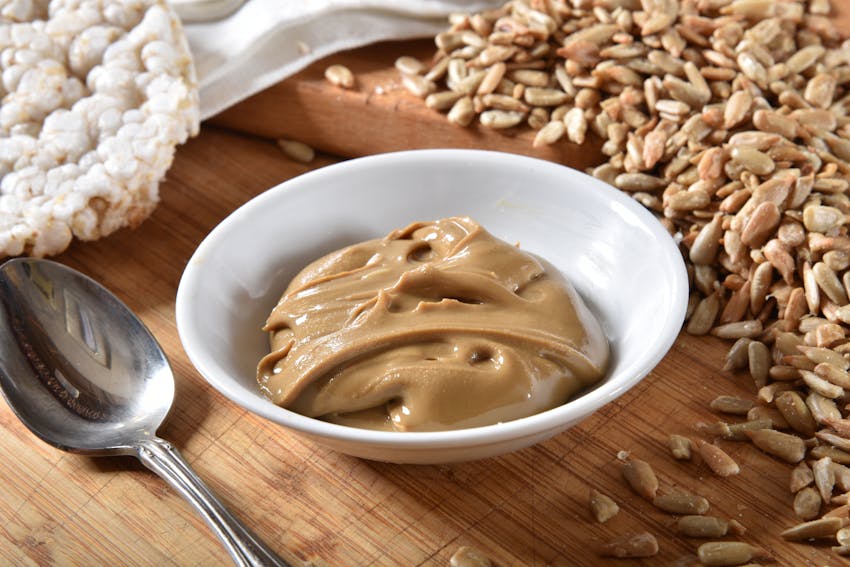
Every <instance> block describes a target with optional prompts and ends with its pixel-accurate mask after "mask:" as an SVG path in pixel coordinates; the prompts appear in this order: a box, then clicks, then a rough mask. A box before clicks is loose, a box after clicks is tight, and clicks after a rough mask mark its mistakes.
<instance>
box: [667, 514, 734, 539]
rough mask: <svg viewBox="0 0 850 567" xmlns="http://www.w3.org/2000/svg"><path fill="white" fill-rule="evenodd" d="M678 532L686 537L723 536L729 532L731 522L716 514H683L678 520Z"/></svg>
mask: <svg viewBox="0 0 850 567" xmlns="http://www.w3.org/2000/svg"><path fill="white" fill-rule="evenodd" d="M676 532H677V533H679V534H680V535H683V536H685V537H699V538H716V537H723V536H725V535H726V534H727V533H728V532H729V522H728V521H726V520H724V519H723V518H717V517H715V516H699V515H690V516H682V517H681V518H679V519H678V520H677V521H676Z"/></svg>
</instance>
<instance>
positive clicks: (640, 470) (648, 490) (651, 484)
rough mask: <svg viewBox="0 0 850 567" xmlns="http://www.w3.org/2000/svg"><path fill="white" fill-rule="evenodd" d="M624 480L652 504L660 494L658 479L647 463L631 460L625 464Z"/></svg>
mask: <svg viewBox="0 0 850 567" xmlns="http://www.w3.org/2000/svg"><path fill="white" fill-rule="evenodd" d="M623 478H625V479H626V482H627V483H628V484H629V486H630V487H631V488H632V490H634V491H635V492H636V493H637V494H638V495H639V496H641V497H643V498H645V499H646V500H649V501H650V502H652V500H653V499H654V498H655V495H656V493H657V492H658V478H657V477H656V476H655V472H654V471H653V470H652V467H651V466H650V464H649V463H647V462H646V461H642V460H640V459H631V460H628V461H626V462H625V463H623Z"/></svg>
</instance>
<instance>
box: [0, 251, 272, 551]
mask: <svg viewBox="0 0 850 567" xmlns="http://www.w3.org/2000/svg"><path fill="white" fill-rule="evenodd" d="M0 390H2V391H3V395H4V396H5V398H6V401H7V402H8V403H9V406H10V407H11V408H12V410H13V411H14V412H15V414H17V416H18V417H19V418H20V420H21V421H22V422H24V424H26V426H27V427H29V428H30V430H32V432H33V433H35V434H36V435H37V436H38V437H40V438H41V439H42V440H44V441H46V442H47V443H49V444H51V445H53V446H55V447H58V448H59V449H62V450H65V451H70V452H72V453H82V454H84V455H93V456H100V455H133V456H135V457H137V458H138V459H139V460H140V461H142V463H143V464H144V465H145V466H146V467H148V468H149V469H151V470H152V471H154V472H155V473H157V474H158V475H159V476H161V477H162V478H163V479H165V480H166V481H167V482H168V483H169V484H170V485H171V486H172V487H174V489H175V490H177V492H179V493H180V494H182V495H183V497H184V498H186V500H188V501H189V503H190V504H192V506H194V507H195V509H197V510H198V512H200V514H201V516H202V517H203V518H204V520H206V522H207V523H208V524H209V526H210V527H211V528H212V529H213V531H214V532H215V534H216V535H217V536H218V537H219V538H220V539H221V541H222V543H223V544H224V546H225V547H226V548H227V551H228V552H229V553H230V555H231V556H232V557H233V560H234V561H235V563H236V564H237V565H240V566H243V565H244V566H249V565H250V566H256V565H274V566H285V565H287V563H286V562H285V561H283V560H282V559H280V558H279V557H278V556H277V555H275V553H274V552H273V551H271V550H270V549H269V548H268V547H266V545H265V544H263V543H262V541H261V540H260V539H259V538H258V537H257V536H256V535H254V534H253V533H251V531H250V530H248V528H247V527H245V526H244V525H243V524H242V523H241V522H240V521H239V520H237V519H236V518H235V517H234V516H233V515H232V514H231V513H230V512H229V511H228V510H227V509H226V508H225V507H224V505H223V504H222V503H221V502H220V501H219V500H218V499H217V498H216V497H215V496H214V495H213V493H212V491H211V490H210V489H209V488H208V487H207V486H206V485H205V484H204V483H203V482H202V481H201V479H200V478H198V476H197V475H196V474H195V473H194V471H193V470H192V469H191V467H190V466H189V464H188V463H187V462H186V461H185V460H184V459H183V457H182V456H180V453H179V452H178V451H177V449H175V448H174V446H173V445H171V444H170V443H168V442H167V441H165V440H163V439H160V438H159V437H157V436H156V430H157V428H158V427H159V426H160V424H161V423H162V421H163V419H165V415H166V414H167V413H168V410H169V409H170V407H171V402H172V400H173V398H174V376H173V374H172V372H171V368H170V366H169V364H168V360H167V359H166V357H165V353H164V352H163V351H162V348H161V347H160V346H159V344H158V343H157V342H156V339H155V338H154V337H153V335H152V334H151V333H150V331H149V330H148V329H147V328H146V327H145V325H144V323H142V322H141V321H140V320H139V319H138V317H136V316H135V315H134V314H133V312H132V311H130V309H129V308H127V306H126V305H124V304H123V303H122V302H121V301H120V300H118V298H117V297H115V296H114V295H112V294H111V293H110V292H109V291H108V290H106V289H105V288H104V287H103V286H101V285H100V284H98V283H97V282H95V281H94V280H92V279H90V278H88V277H86V276H84V275H83V274H81V273H79V272H77V271H75V270H73V269H71V268H68V267H66V266H63V265H62V264H59V263H56V262H52V261H49V260H36V259H26V258H17V259H13V260H9V261H8V262H6V263H5V264H3V265H2V266H0Z"/></svg>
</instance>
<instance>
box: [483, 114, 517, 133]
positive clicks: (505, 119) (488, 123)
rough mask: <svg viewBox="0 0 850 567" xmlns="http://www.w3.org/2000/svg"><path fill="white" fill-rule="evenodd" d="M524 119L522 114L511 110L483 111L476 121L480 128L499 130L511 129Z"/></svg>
mask: <svg viewBox="0 0 850 567" xmlns="http://www.w3.org/2000/svg"><path fill="white" fill-rule="evenodd" d="M523 118H525V113H524V112H517V111H513V110H485V111H484V112H482V113H481V114H480V115H479V117H478V120H479V121H480V122H481V125H482V126H485V127H487V128H493V129H495V130H501V129H504V128H513V127H514V126H516V125H517V124H519V123H520V122H522V120H523Z"/></svg>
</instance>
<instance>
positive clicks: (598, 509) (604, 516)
mask: <svg viewBox="0 0 850 567" xmlns="http://www.w3.org/2000/svg"><path fill="white" fill-rule="evenodd" d="M590 511H591V513H592V514H593V517H594V518H596V521H597V522H599V523H601V524H603V523H605V522H607V521H608V520H610V519H611V518H613V517H614V516H616V515H617V512H619V511H620V507H619V506H618V505H617V503H616V502H614V501H613V500H612V499H611V498H610V497H609V496H606V495H605V494H602V493H601V492H599V491H598V490H596V489H591V490H590Z"/></svg>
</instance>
